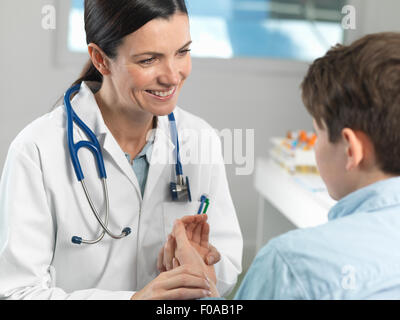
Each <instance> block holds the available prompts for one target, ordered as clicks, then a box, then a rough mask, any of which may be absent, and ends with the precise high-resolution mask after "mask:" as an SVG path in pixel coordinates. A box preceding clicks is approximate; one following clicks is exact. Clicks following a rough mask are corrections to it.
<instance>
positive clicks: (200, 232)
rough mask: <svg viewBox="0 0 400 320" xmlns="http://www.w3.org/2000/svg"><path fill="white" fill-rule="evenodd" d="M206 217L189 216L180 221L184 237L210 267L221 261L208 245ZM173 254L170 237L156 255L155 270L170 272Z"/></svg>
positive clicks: (208, 228)
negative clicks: (184, 233)
mask: <svg viewBox="0 0 400 320" xmlns="http://www.w3.org/2000/svg"><path fill="white" fill-rule="evenodd" d="M207 218H208V217H207V215H206V214H203V215H190V216H185V217H183V218H181V219H180V221H182V223H183V224H184V226H185V230H186V235H187V238H188V240H189V241H190V243H191V245H192V246H193V247H194V248H195V249H196V250H197V252H198V253H199V254H200V256H201V257H202V258H203V260H204V262H205V263H207V264H208V265H210V266H212V265H214V264H215V263H217V262H219V261H220V260H221V255H220V253H219V252H218V250H217V249H216V248H215V247H214V246H212V245H211V244H209V242H208V241H209V233H210V226H209V224H208V223H207ZM174 252H175V242H174V241H173V239H172V236H171V235H169V236H168V240H167V242H166V243H165V245H164V246H163V247H162V248H161V250H160V252H159V254H158V260H157V268H158V270H159V271H160V272H164V271H168V270H171V269H172V267H173V265H172V259H173V257H174Z"/></svg>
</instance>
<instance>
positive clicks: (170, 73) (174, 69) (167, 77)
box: [159, 63, 183, 86]
mask: <svg viewBox="0 0 400 320" xmlns="http://www.w3.org/2000/svg"><path fill="white" fill-rule="evenodd" d="M182 78H183V77H182V73H181V71H180V68H179V66H178V65H175V64H174V63H168V64H166V65H165V66H164V68H163V69H162V72H161V73H160V75H159V81H160V83H161V84H163V85H166V86H176V85H178V84H179V82H180V81H181V79H182Z"/></svg>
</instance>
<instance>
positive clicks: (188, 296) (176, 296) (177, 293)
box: [159, 288, 212, 300]
mask: <svg viewBox="0 0 400 320" xmlns="http://www.w3.org/2000/svg"><path fill="white" fill-rule="evenodd" d="M211 296H212V293H211V291H210V290H208V289H197V288H177V289H172V290H168V291H164V292H163V293H162V294H161V295H160V298H159V299H160V300H196V299H201V298H206V297H211Z"/></svg>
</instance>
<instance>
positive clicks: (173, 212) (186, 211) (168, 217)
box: [163, 201, 200, 238]
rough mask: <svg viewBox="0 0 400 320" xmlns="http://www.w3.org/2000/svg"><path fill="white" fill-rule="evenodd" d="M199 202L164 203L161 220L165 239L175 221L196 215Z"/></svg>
mask: <svg viewBox="0 0 400 320" xmlns="http://www.w3.org/2000/svg"><path fill="white" fill-rule="evenodd" d="M199 204H200V202H197V201H196V202H164V203H163V219H164V235H165V238H167V237H168V235H169V234H170V233H171V231H172V228H173V227H174V222H175V220H176V219H180V218H182V217H184V216H189V215H194V214H197V210H198V207H199Z"/></svg>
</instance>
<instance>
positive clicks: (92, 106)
mask: <svg viewBox="0 0 400 320" xmlns="http://www.w3.org/2000/svg"><path fill="white" fill-rule="evenodd" d="M98 85H99V84H93V83H86V82H82V85H81V89H80V91H79V93H78V94H77V95H76V96H75V97H74V98H73V99H72V101H71V104H72V107H73V109H74V111H75V113H76V114H77V115H78V117H79V118H81V120H82V121H83V122H84V123H85V124H86V125H87V126H88V127H89V128H90V129H91V130H92V131H93V133H94V134H95V135H96V137H97V139H98V140H99V143H100V145H101V146H102V148H103V151H106V152H107V153H108V154H109V155H110V156H111V158H112V159H113V160H114V161H115V163H116V164H117V165H118V166H119V168H120V169H121V170H122V171H123V172H124V174H125V175H126V176H127V177H128V179H129V180H130V181H131V183H132V184H133V185H134V186H135V189H136V191H137V192H138V195H139V197H141V191H140V187H139V183H138V181H137V178H136V176H135V173H134V171H133V170H132V167H131V165H130V163H129V162H128V161H127V160H126V156H125V153H124V152H123V150H122V149H121V147H120V146H119V144H118V143H117V141H116V140H115V138H114V137H113V135H112V133H111V132H110V130H109V129H108V127H107V126H106V124H105V122H104V119H103V117H102V114H101V111H100V109H99V107H98V105H97V102H96V99H95V96H94V94H93V92H92V89H93V88H95V89H96V87H98ZM90 87H91V88H92V89H90ZM95 89H94V90H95ZM174 114H175V119H176V121H177V124H178V123H179V122H178V119H179V112H176V113H175V112H174ZM74 130H75V132H79V135H80V139H84V140H86V139H87V138H86V137H85V135H84V133H83V132H82V131H81V130H79V128H78V127H77V126H76V125H75V128H74ZM75 141H76V138H75ZM173 151H174V144H173V142H172V140H171V137H170V129H169V121H168V116H161V117H158V118H157V129H156V131H155V137H154V145H153V148H152V155H151V166H150V170H149V173H148V178H147V182H146V188H145V194H144V195H145V197H146V194H151V192H152V190H153V189H154V187H155V185H156V184H157V182H158V179H159V177H160V175H161V174H162V172H163V170H164V169H165V167H166V165H169V164H171V159H173Z"/></svg>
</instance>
